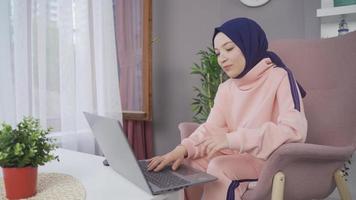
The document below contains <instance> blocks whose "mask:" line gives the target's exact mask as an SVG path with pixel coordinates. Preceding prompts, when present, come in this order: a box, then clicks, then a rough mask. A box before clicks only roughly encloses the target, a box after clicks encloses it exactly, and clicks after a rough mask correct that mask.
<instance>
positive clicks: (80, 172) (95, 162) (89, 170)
mask: <svg viewBox="0 0 356 200" xmlns="http://www.w3.org/2000/svg"><path fill="white" fill-rule="evenodd" d="M55 155H59V159H60V162H57V161H52V162H50V163H47V164H46V165H45V166H40V167H39V173H41V172H57V173H65V174H69V175H72V176H73V177H75V178H77V179H78V180H79V181H80V182H81V183H82V184H83V186H84V187H85V190H86V199H88V200H101V199H105V200H109V199H123V200H126V199H128V200H145V199H147V200H148V199H154V200H161V199H169V200H171V199H172V200H173V199H178V192H175V193H169V194H165V195H157V196H156V195H155V196H153V195H151V194H148V193H146V192H145V191H144V190H141V189H140V188H138V187H137V186H136V185H134V184H133V183H131V182H129V181H128V180H126V179H125V178H123V177H122V176H120V175H119V174H117V173H116V172H115V171H114V170H112V169H111V168H110V167H106V166H104V165H103V164H102V162H103V160H104V157H101V156H95V155H91V154H86V153H80V152H76V151H70V150H65V149H57V150H56V152H55ZM0 175H1V177H2V170H1V172H0Z"/></svg>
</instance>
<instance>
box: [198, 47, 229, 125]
mask: <svg viewBox="0 0 356 200" xmlns="http://www.w3.org/2000/svg"><path fill="white" fill-rule="evenodd" d="M198 55H199V56H200V64H197V63H194V64H193V66H192V71H191V74H193V75H198V76H200V81H201V84H200V86H199V87H197V86H194V87H193V90H194V92H196V93H197V94H196V98H193V103H192V104H191V105H192V111H193V112H194V116H193V121H195V122H198V123H203V122H205V121H206V119H207V118H208V115H209V113H210V109H211V108H212V107H213V104H214V98H215V95H216V92H217V89H218V87H219V85H220V83H222V82H223V81H225V80H226V79H227V78H228V77H227V76H226V75H225V74H224V72H223V71H222V70H221V68H220V66H219V65H218V62H217V58H216V55H215V52H214V50H213V49H212V48H210V47H208V48H207V50H200V51H199V52H198Z"/></svg>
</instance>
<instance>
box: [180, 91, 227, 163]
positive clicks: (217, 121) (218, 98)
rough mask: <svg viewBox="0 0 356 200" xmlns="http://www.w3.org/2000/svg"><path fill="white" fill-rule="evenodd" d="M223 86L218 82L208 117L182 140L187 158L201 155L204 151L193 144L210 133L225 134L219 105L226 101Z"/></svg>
mask: <svg viewBox="0 0 356 200" xmlns="http://www.w3.org/2000/svg"><path fill="white" fill-rule="evenodd" d="M224 90H225V88H224V87H223V86H222V85H221V84H220V85H219V88H218V90H217V93H216V95H215V99H214V105H213V107H212V108H211V110H210V113H209V116H208V119H207V121H206V122H205V123H203V124H201V125H200V126H199V127H198V128H197V129H196V130H195V131H194V132H193V133H192V134H191V135H190V136H189V137H188V138H185V139H183V140H182V142H181V144H182V145H183V146H184V147H185V148H186V149H187V151H188V158H191V159H197V158H200V157H203V156H204V155H205V152H204V151H203V149H201V148H200V147H196V146H195V145H196V144H198V143H199V142H201V141H202V140H204V139H205V138H206V137H208V136H210V135H212V134H226V133H227V132H228V129H227V126H226V119H225V116H224V112H223V108H222V107H221V105H223V103H224V102H225V103H226V99H227V98H226V94H227V93H226V92H224Z"/></svg>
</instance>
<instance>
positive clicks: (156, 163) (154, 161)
mask: <svg viewBox="0 0 356 200" xmlns="http://www.w3.org/2000/svg"><path fill="white" fill-rule="evenodd" d="M161 161H162V158H161V157H159V158H156V159H153V160H152V162H151V163H150V164H149V165H148V170H149V171H150V170H152V169H154V168H155V167H156V166H157V165H159V164H160V163H161Z"/></svg>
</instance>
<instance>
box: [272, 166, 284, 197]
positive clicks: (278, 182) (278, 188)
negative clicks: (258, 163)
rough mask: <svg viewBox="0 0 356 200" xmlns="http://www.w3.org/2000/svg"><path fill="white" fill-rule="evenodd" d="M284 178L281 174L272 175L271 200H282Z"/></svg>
mask: <svg viewBox="0 0 356 200" xmlns="http://www.w3.org/2000/svg"><path fill="white" fill-rule="evenodd" d="M284 184H285V176H284V174H283V173H282V172H278V173H277V174H275V175H274V178H273V186H272V198H271V199H272V200H283V196H284Z"/></svg>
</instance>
